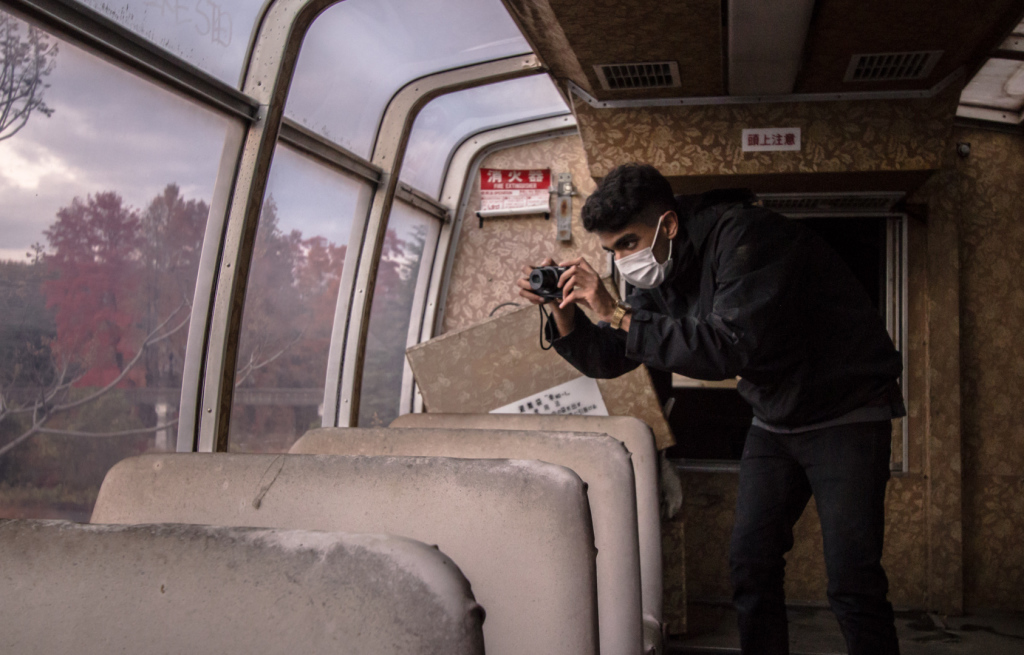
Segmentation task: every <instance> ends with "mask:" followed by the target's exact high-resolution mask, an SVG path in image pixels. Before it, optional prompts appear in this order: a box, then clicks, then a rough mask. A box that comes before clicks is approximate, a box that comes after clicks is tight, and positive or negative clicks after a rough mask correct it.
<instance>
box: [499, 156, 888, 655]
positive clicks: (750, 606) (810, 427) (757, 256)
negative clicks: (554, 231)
mask: <svg viewBox="0 0 1024 655" xmlns="http://www.w3.org/2000/svg"><path fill="white" fill-rule="evenodd" d="M753 200H754V199H753V197H752V196H751V195H750V194H749V193H747V192H737V191H713V192H709V193H706V194H703V195H700V196H679V197H675V196H673V194H672V190H671V187H670V186H669V183H668V181H667V180H665V178H664V177H662V176H661V175H660V174H659V173H658V171H657V170H655V169H654V168H653V167H651V166H640V165H636V164H627V165H625V166H620V167H619V168H617V169H615V170H614V171H612V172H611V173H610V174H609V175H608V176H607V177H606V178H605V179H604V180H602V182H601V184H600V186H599V188H598V189H597V191H596V192H595V193H594V194H593V195H591V196H590V198H589V199H588V200H587V202H586V204H585V205H584V207H583V225H584V228H585V229H586V230H587V231H588V232H592V233H594V234H595V235H596V236H597V237H598V239H599V240H600V242H601V245H602V247H603V248H604V249H605V250H607V251H609V252H611V253H613V254H614V257H615V264H616V267H617V268H618V270H619V273H620V275H622V277H624V278H625V280H626V282H627V283H629V285H630V286H631V287H632V293H631V294H629V295H628V296H627V298H626V301H625V302H618V303H617V302H616V301H615V299H613V298H612V296H611V295H610V294H609V293H608V291H607V290H606V288H605V287H604V285H603V284H602V283H601V280H600V277H599V275H598V274H597V272H596V271H595V270H594V268H593V267H592V266H591V265H590V264H589V263H588V262H587V261H585V260H584V259H582V258H581V259H576V260H573V261H569V262H564V263H562V265H563V266H568V267H569V268H568V270H566V271H565V273H564V274H563V275H562V276H561V278H560V280H559V284H560V286H561V288H562V291H563V300H562V301H561V302H559V303H553V304H552V319H553V320H552V321H549V323H548V326H547V331H548V335H549V338H551V340H552V342H553V345H554V347H555V349H556V350H557V352H558V353H559V354H560V355H561V356H562V357H564V358H565V359H566V360H568V361H569V362H570V363H572V364H573V366H575V367H576V368H577V369H579V370H580V371H581V372H582V373H584V374H585V375H588V376H591V377H597V378H608V377H616V376H619V375H622V374H623V373H625V372H627V371H630V370H632V369H634V368H636V367H637V366H639V365H640V364H646V365H647V366H649V367H651V368H652V369H658V370H664V371H673V372H676V373H680V374H682V375H685V376H688V377H692V378H698V379H704V380H722V379H728V378H733V377H736V376H739V377H740V378H741V379H740V380H739V383H738V385H737V389H738V391H739V393H740V395H741V396H742V397H743V398H744V399H745V400H746V401H747V402H748V403H750V405H751V406H752V408H753V413H754V420H753V424H752V425H751V427H750V431H749V433H748V435H747V440H746V444H745V446H744V449H743V456H742V459H741V462H740V477H739V496H738V500H737V508H736V523H735V526H734V528H733V536H732V543H731V547H730V566H731V572H732V582H733V587H734V601H735V604H736V610H737V613H738V617H739V627H740V640H741V646H742V650H743V652H744V653H788V652H789V636H788V628H787V621H786V609H785V604H784V601H785V598H784V593H783V571H784V567H785V560H784V559H783V555H784V554H785V553H786V552H787V551H789V550H790V549H791V548H792V546H793V532H792V528H793V525H794V524H795V523H796V521H797V519H798V518H799V517H800V514H801V513H802V512H803V510H804V507H805V506H806V504H807V501H808V500H809V499H810V497H811V495H812V494H813V495H814V497H815V500H816V503H817V507H818V513H819V515H820V517H821V526H822V533H823V536H824V548H825V562H826V567H827V570H828V580H829V581H828V598H829V602H830V604H831V607H832V609H833V611H834V612H835V614H836V617H837V618H838V620H839V624H840V627H841V628H842V631H843V635H844V636H845V638H846V643H847V647H848V650H849V652H850V653H856V654H861V653H864V654H867V653H870V654H871V655H881V654H888V653H897V652H898V649H899V647H898V644H897V641H896V632H895V628H894V624H893V611H892V606H891V605H890V604H889V602H888V600H887V598H886V595H887V593H888V580H887V578H886V575H885V571H884V570H883V569H882V566H881V563H880V560H881V555H882V540H883V528H884V498H885V486H886V483H887V481H888V479H889V456H890V435H891V420H892V419H893V418H896V417H899V416H903V415H905V413H906V411H905V409H904V406H903V401H902V397H901V394H900V391H899V388H898V386H897V384H896V380H897V378H898V376H899V375H900V372H901V360H900V356H899V353H898V352H897V351H896V350H895V348H894V347H893V344H892V340H891V339H890V338H889V336H888V334H887V333H886V330H885V326H884V325H883V323H882V320H881V318H880V317H879V315H878V312H877V310H875V309H874V308H873V307H872V305H871V302H870V300H869V299H868V296H867V293H866V292H865V290H864V289H863V287H861V285H860V283H859V282H858V281H857V280H856V279H855V278H854V277H853V274H852V273H851V272H850V271H849V269H848V268H847V267H846V266H845V265H844V264H843V263H842V261H841V260H840V259H839V257H838V255H836V254H835V253H834V252H833V251H832V250H831V249H830V248H829V247H828V246H827V245H826V244H825V243H824V241H823V240H821V239H820V238H819V237H817V236H816V235H814V234H813V233H811V232H810V231H808V230H806V229H805V228H803V227H802V226H801V225H799V223H797V222H795V221H789V220H787V219H785V218H784V217H782V216H779V215H778V214H774V213H772V212H770V211H767V210H765V209H763V208H760V207H757V206H755V205H754V204H753ZM524 272H528V269H524ZM518 286H519V287H520V289H521V291H520V295H522V296H523V297H525V298H527V299H529V300H530V301H531V302H534V303H537V304H539V303H541V302H542V300H541V299H540V298H539V297H538V296H536V295H534V294H533V293H531V292H530V285H529V282H528V280H527V279H526V278H525V277H524V278H523V279H520V280H519V281H518ZM576 305H582V306H583V307H586V308H589V309H590V310H592V311H593V313H594V314H596V315H597V317H598V318H599V319H600V322H599V323H598V324H596V325H595V324H594V323H592V322H591V321H590V320H589V319H588V318H587V316H586V315H585V314H584V313H583V312H581V311H578V310H577V309H576ZM552 323H553V324H552Z"/></svg>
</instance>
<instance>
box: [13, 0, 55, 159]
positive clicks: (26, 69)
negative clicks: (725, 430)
mask: <svg viewBox="0 0 1024 655" xmlns="http://www.w3.org/2000/svg"><path fill="white" fill-rule="evenodd" d="M23 30H24V31H23ZM56 63H57V44H56V42H54V41H53V40H51V38H50V37H49V36H48V35H47V34H46V33H44V32H42V31H41V30H38V29H36V28H35V27H33V26H31V25H28V24H26V23H24V22H23V21H20V20H18V19H17V18H15V17H14V16H11V15H10V14H7V13H5V12H3V11H2V10H0V141H3V140H4V139H9V138H11V137H12V136H14V135H15V134H17V133H18V132H20V131H21V129H22V128H23V127H25V125H26V124H27V123H28V119H29V116H31V115H32V113H33V112H37V113H40V114H43V115H44V116H47V117H49V116H51V115H53V111H54V110H53V108H51V107H49V106H47V104H46V103H45V102H44V101H43V91H44V90H45V89H47V88H49V86H50V85H49V84H46V83H45V82H43V78H45V77H47V76H49V75H50V73H52V72H53V69H54V67H55V66H56Z"/></svg>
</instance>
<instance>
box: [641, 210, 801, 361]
mask: <svg viewBox="0 0 1024 655" xmlns="http://www.w3.org/2000/svg"><path fill="white" fill-rule="evenodd" d="M724 220H726V221H727V223H726V224H724V225H723V226H722V228H721V231H720V233H719V235H718V238H717V243H715V244H713V247H714V252H713V256H714V257H715V270H716V274H715V283H714V298H713V302H712V310H711V312H710V313H709V314H707V315H706V316H697V317H686V318H682V319H676V318H673V317H671V316H667V315H665V314H662V313H657V312H654V311H649V310H639V311H637V312H636V313H634V315H633V318H632V321H631V323H630V328H629V334H628V337H627V339H626V343H625V356H626V357H627V358H629V359H630V360H634V361H639V362H642V363H644V364H647V365H648V366H650V367H652V368H658V369H664V370H669V371H673V372H675V373H680V374H682V375H685V376H687V377H692V378H697V379H702V380H724V379H726V378H731V377H735V376H737V375H739V374H740V373H741V372H742V371H743V369H744V367H745V366H746V365H747V363H748V362H749V361H750V359H751V357H752V356H753V355H754V354H755V353H756V352H757V351H758V349H759V348H760V347H761V346H762V345H763V343H764V342H765V340H766V339H767V338H769V337H770V336H771V334H772V333H773V331H777V330H779V329H783V328H782V325H781V323H780V321H779V320H778V319H779V318H780V316H781V312H782V311H784V308H786V307H787V306H789V307H790V310H791V304H790V303H787V299H786V296H787V294H790V293H792V289H793V284H792V282H793V279H794V276H795V275H796V274H797V270H798V264H799V262H798V257H796V252H797V250H798V249H799V248H798V244H797V240H798V239H799V237H798V233H797V232H795V231H794V230H792V229H789V227H788V226H787V225H786V224H785V223H784V222H782V221H775V220H771V219H768V220H765V219H764V218H763V217H761V216H757V215H755V216H753V217H751V216H750V215H745V216H744V217H741V218H730V219H724Z"/></svg>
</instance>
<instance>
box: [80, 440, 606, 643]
mask: <svg viewBox="0 0 1024 655" xmlns="http://www.w3.org/2000/svg"><path fill="white" fill-rule="evenodd" d="M92 520H93V522H99V523H154V522H191V523H210V524H218V525H241V526H244V525H249V526H261V527H277V528H299V529H313V530H325V531H333V530H341V531H347V532H373V533H392V534H397V535H402V536H405V537H408V538H411V539H416V540H418V541H423V542H425V543H428V544H437V545H438V546H439V547H440V549H441V550H442V552H444V553H445V554H447V555H448V556H449V557H451V558H452V560H454V561H455V562H456V563H457V564H458V566H459V568H461V569H462V571H463V572H464V573H465V575H466V577H467V578H468V579H469V580H470V582H471V583H472V585H473V593H474V594H475V596H476V599H477V601H478V602H479V603H480V604H481V605H483V607H484V608H485V609H486V611H487V620H486V622H485V623H484V629H483V631H484V638H485V642H486V648H487V652H488V653H489V654H490V655H502V654H513V653H515V654H519V653H583V654H590V653H596V652H597V648H598V644H597V611H596V601H595V597H596V575H595V570H594V557H595V552H594V541H593V528H592V526H591V519H590V509H589V505H588V503H587V498H586V489H585V485H584V484H583V482H582V481H581V480H580V479H579V477H578V476H577V475H576V474H575V473H573V472H572V471H570V470H568V469H566V468H563V467H560V466H555V465H552V464H546V463H542V462H531V461H519V460H471V459H447V458H423V457H346V456H333V455H320V456H314V455H243V454H227V453H217V454H213V453H182V454H161V455H157V454H153V455H143V456H140V457H134V458H130V459H127V460H124V461H122V462H119V463H118V464H117V465H116V466H114V467H113V468H112V469H111V470H110V472H109V473H108V474H107V476H106V478H105V479H104V481H103V485H102V486H101V488H100V492H99V496H98V498H97V500H96V507H95V509H94V511H93V516H92Z"/></svg>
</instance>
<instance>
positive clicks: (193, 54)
mask: <svg viewBox="0 0 1024 655" xmlns="http://www.w3.org/2000/svg"><path fill="white" fill-rule="evenodd" d="M78 1H79V2H81V3H82V4H84V5H88V6H89V7H91V8H92V9H94V10H96V11H97V12H99V13H100V14H102V15H103V16H105V17H107V18H109V19H111V20H113V21H115V22H117V23H120V24H121V25H122V26H124V27H126V28H128V29H129V30H131V31H132V32H135V33H136V34H138V35H139V36H141V37H143V38H145V39H146V40H148V41H151V42H152V43H154V44H156V45H158V46H160V47H161V48H163V49H165V50H167V51H169V52H172V53H174V54H175V55H177V56H179V57H181V58H182V59H184V60H185V61H187V62H188V63H190V64H192V65H193V66H195V67H196V68H199V69H200V70H203V71H206V72H207V73H209V74H210V75H213V76H214V77H216V78H217V79H219V80H221V81H222V82H224V83H226V84H229V85H231V86H233V87H237V86H238V84H239V78H240V77H241V73H242V64H243V61H244V59H245V53H246V50H247V49H248V47H249V39H250V35H251V33H252V29H253V25H254V24H255V23H256V18H257V16H258V15H259V12H260V9H261V8H262V6H263V4H264V3H263V2H258V1H255V0H78Z"/></svg>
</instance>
